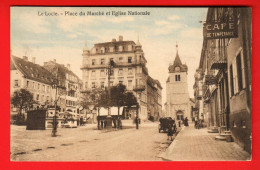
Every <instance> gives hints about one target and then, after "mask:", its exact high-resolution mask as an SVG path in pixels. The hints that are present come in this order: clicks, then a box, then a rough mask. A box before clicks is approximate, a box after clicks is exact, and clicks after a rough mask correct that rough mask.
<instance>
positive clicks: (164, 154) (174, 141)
mask: <svg viewBox="0 0 260 170" xmlns="http://www.w3.org/2000/svg"><path fill="white" fill-rule="evenodd" d="M184 128H185V126H183V127H182V128H181V130H180V132H179V133H178V134H177V135H176V137H175V138H174V140H173V142H172V143H171V144H170V146H169V147H168V148H167V149H166V151H165V152H163V153H160V154H159V155H158V156H157V157H158V158H161V159H163V160H164V161H173V160H171V159H170V158H169V156H168V155H169V154H171V153H172V151H173V149H174V147H175V145H176V142H177V141H178V138H179V134H180V133H181V132H182V131H183V130H184Z"/></svg>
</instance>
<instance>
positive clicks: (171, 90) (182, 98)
mask: <svg viewBox="0 0 260 170" xmlns="http://www.w3.org/2000/svg"><path fill="white" fill-rule="evenodd" d="M176 49H177V52H176V57H175V59H174V62H173V64H172V65H170V66H169V68H168V70H169V77H168V79H167V81H166V104H165V107H166V108H165V109H166V116H167V117H172V118H173V119H175V120H183V119H184V118H186V117H187V118H188V119H189V120H190V119H191V106H190V97H189V92H188V83H187V74H188V67H187V65H186V64H182V62H181V59H180V57H179V54H178V45H176Z"/></svg>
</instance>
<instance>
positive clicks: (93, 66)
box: [80, 61, 148, 72]
mask: <svg viewBox="0 0 260 170" xmlns="http://www.w3.org/2000/svg"><path fill="white" fill-rule="evenodd" d="M114 62H115V66H114V67H115V68H118V67H131V66H137V65H142V66H144V65H145V63H143V62H136V61H132V62H130V63H129V62H119V61H114ZM107 66H108V64H95V65H91V64H85V65H83V66H81V68H80V69H91V68H95V69H98V68H107ZM147 72H148V71H147Z"/></svg>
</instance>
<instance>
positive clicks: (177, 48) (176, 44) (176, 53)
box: [176, 41, 178, 55]
mask: <svg viewBox="0 0 260 170" xmlns="http://www.w3.org/2000/svg"><path fill="white" fill-rule="evenodd" d="M176 55H178V42H177V41H176Z"/></svg>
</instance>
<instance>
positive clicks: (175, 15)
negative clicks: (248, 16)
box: [11, 7, 207, 103]
mask: <svg viewBox="0 0 260 170" xmlns="http://www.w3.org/2000/svg"><path fill="white" fill-rule="evenodd" d="M128 11H132V12H135V11H137V12H146V11H147V12H149V14H150V15H128ZM87 12H92V13H94V12H97V13H98V12H99V15H95V16H93V15H87ZM102 12H103V15H102ZM116 12H117V13H118V14H121V15H118V16H116V15H114V14H115V13H116ZM83 13H85V15H83ZM124 13H125V15H122V14H124ZM80 14H81V15H80ZM206 14H207V8H201V7H196V8H195V7H194V8H187V7H186V8H180V7H176V8H170V7H160V8H158V7H153V8H148V7H144V8H130V7H124V8H122V7H121V8H115V7H11V51H12V54H13V55H15V56H17V57H22V56H24V55H26V56H28V57H29V60H31V59H32V57H36V64H40V65H43V62H46V61H49V60H53V59H56V61H57V62H58V63H60V64H65V65H67V64H70V65H71V70H72V71H73V72H74V73H75V74H77V75H78V76H79V78H81V79H82V71H81V70H80V67H81V65H82V49H83V47H84V46H85V44H87V46H88V48H89V49H91V48H92V47H93V45H94V44H95V43H101V42H109V41H111V40H112V39H113V38H116V39H117V40H118V36H119V35H122V36H123V37H124V40H133V41H135V42H136V41H137V39H138V37H139V41H140V43H141V44H142V48H143V51H144V53H145V58H146V60H147V67H148V71H149V75H150V76H151V77H152V78H154V79H158V80H159V81H160V83H161V85H162V87H163V91H162V102H163V103H165V102H166V80H167V77H168V67H169V64H171V63H173V61H174V58H175V55H176V42H177V43H178V53H179V56H180V59H181V61H182V63H185V64H187V66H188V91H189V94H190V97H191V98H192V97H194V95H193V93H194V92H193V85H194V74H195V70H196V69H197V68H198V66H199V60H200V54H201V49H202V40H203V34H202V33H203V32H202V31H203V25H202V23H201V22H200V21H205V20H206Z"/></svg>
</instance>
